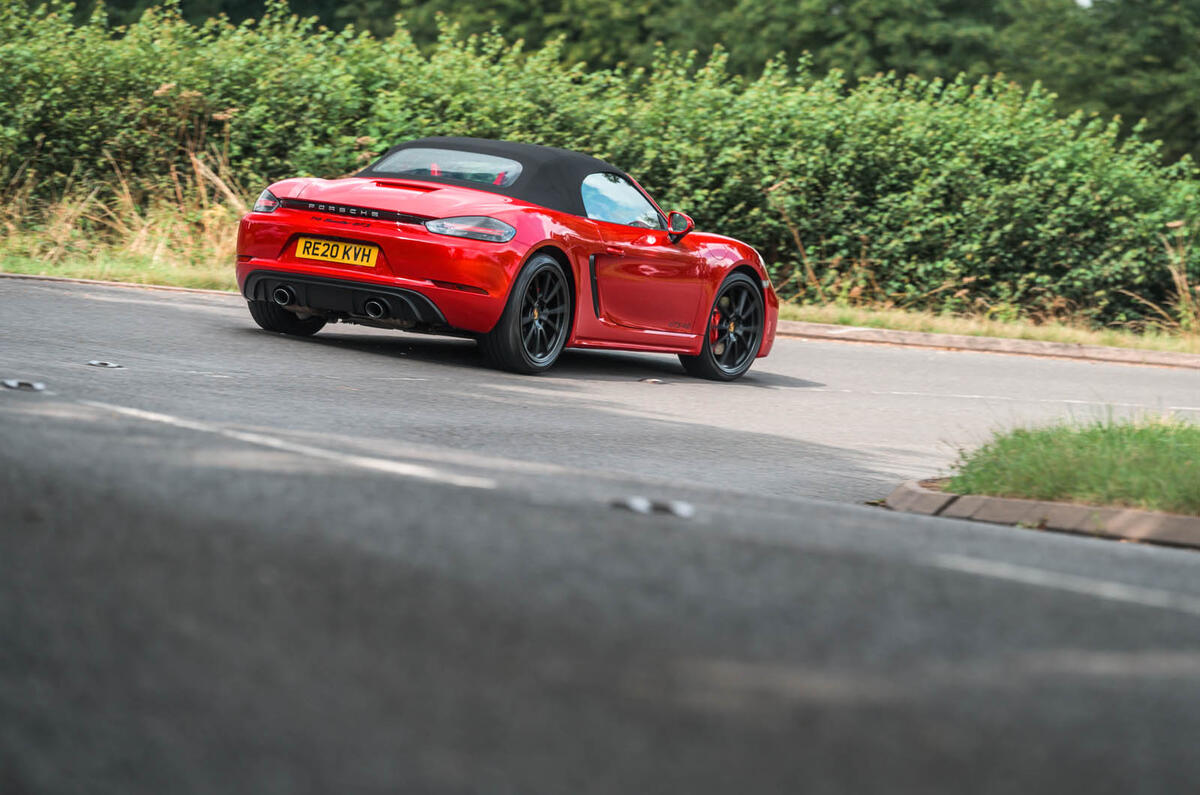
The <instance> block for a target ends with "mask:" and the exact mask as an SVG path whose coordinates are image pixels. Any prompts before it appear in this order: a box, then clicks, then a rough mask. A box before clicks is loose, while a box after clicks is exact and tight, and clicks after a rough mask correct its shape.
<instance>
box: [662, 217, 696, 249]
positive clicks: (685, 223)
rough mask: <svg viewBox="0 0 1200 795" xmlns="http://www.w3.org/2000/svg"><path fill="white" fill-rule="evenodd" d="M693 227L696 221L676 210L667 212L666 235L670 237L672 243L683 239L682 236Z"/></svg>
mask: <svg viewBox="0 0 1200 795" xmlns="http://www.w3.org/2000/svg"><path fill="white" fill-rule="evenodd" d="M695 228H696V223H695V222H694V221H693V220H692V219H691V218H689V217H688V216H686V215H684V214H683V213H681V212H679V211H678V210H672V211H671V212H670V213H668V214H667V237H669V238H671V242H672V243H678V242H679V241H680V240H683V238H684V236H685V235H687V233H688V232H690V231H692V230H693V229H695Z"/></svg>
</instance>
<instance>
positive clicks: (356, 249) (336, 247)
mask: <svg viewBox="0 0 1200 795" xmlns="http://www.w3.org/2000/svg"><path fill="white" fill-rule="evenodd" d="M296 256H297V257H304V258H305V259H319V260H323V261H325V262H341V263H344V264H346V265H362V266H363V267H364V268H374V267H375V259H376V258H377V257H378V256H379V247H378V246H372V245H368V244H366V243H343V242H342V241H340V240H321V239H319V238H315V237H302V238H300V239H299V240H297V241H296Z"/></svg>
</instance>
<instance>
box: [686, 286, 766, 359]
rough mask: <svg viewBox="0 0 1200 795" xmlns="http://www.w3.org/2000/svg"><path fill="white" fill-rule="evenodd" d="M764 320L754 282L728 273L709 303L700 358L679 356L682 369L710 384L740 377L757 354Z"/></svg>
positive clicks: (761, 299)
mask: <svg viewBox="0 0 1200 795" xmlns="http://www.w3.org/2000/svg"><path fill="white" fill-rule="evenodd" d="M765 319H766V312H765V311H764V310H763V298H762V292H761V291H760V290H759V289H758V285H757V284H756V283H755V281H754V280H753V279H751V278H750V277H749V276H747V275H746V274H744V273H731V274H729V277H728V278H726V279H725V281H724V282H723V283H722V284H721V289H720V290H718V291H717V298H716V300H715V301H713V307H712V311H711V312H710V313H709V316H708V327H707V328H706V329H705V331H704V347H703V348H702V349H701V350H700V355H699V356H684V355H683V354H680V355H679V361H680V363H682V364H683V369H684V370H687V371H688V373H689V374H691V375H694V376H696V377H697V378H708V379H711V380H713V381H733V380H734V379H737V378H741V377H742V375H744V374H745V372H746V371H747V370H749V369H750V365H752V364H754V357H756V356H757V355H758V348H759V346H760V345H762V339H763V323H764V320H765Z"/></svg>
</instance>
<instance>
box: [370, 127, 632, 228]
mask: <svg viewBox="0 0 1200 795" xmlns="http://www.w3.org/2000/svg"><path fill="white" fill-rule="evenodd" d="M417 148H432V149H454V150H458V151H461V152H474V153H477V154H482V155H495V156H498V157H507V158H509V159H510V160H515V161H517V162H518V163H520V164H521V175H520V176H519V177H517V179H516V180H515V181H514V182H513V183H512V184H511V185H508V186H500V185H490V184H486V183H480V182H469V181H467V180H462V179H455V178H453V177H443V176H421V177H420V178H419V179H421V180H422V181H428V182H443V183H446V184H447V185H461V186H463V187H468V188H475V189H476V190H486V191H491V192H492V193H499V194H502V195H504V196H512V197H513V198H515V199H520V200H521V201H527V202H529V203H531V204H538V205H541V206H542V207H548V208H550V209H551V210H559V211H561V212H566V213H571V214H573V215H583V216H586V215H587V212H586V211H585V210H584V208H583V195H582V194H581V193H580V189H579V188H580V184H581V183H582V182H583V178H584V177H586V176H587V175H588V174H595V173H597V172H608V173H612V174H620V175H621V176H625V177H627V176H628V175H627V174H626V173H625V172H624V171H622V170H621V169H619V168H617V167H616V166H614V165H612V164H610V163H605V162H604V161H603V160H599V159H597V158H594V157H590V156H588V155H584V154H580V153H579V152H572V151H570V150H569V149H555V148H554V147H551V146H537V145H535V144H521V143H514V142H511V141H493V140H490V139H487V138H443V137H437V138H420V139H418V140H416V141H407V142H405V143H402V144H400V145H399V146H393V147H392V148H391V149H389V150H388V151H387V152H385V153H384V155H383V157H381V158H380V159H379V160H376V161H375V162H374V163H372V164H371V165H369V166H367V167H366V168H365V169H363V170H362V171H360V172H359V173H358V175H357V176H360V177H386V176H397V175H394V174H393V175H389V174H388V173H387V172H386V171H379V170H376V166H378V165H379V164H380V162H382V161H383V160H384V159H386V158H387V157H388V156H389V155H391V154H392V153H393V152H398V151H400V150H401V149H417Z"/></svg>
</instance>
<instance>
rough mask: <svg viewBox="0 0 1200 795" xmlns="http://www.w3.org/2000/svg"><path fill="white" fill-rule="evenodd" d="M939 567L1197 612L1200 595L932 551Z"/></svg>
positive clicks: (1112, 600) (1071, 591) (1121, 600)
mask: <svg viewBox="0 0 1200 795" xmlns="http://www.w3.org/2000/svg"><path fill="white" fill-rule="evenodd" d="M929 563H930V565H933V566H935V567H937V568H939V569H947V570H949V571H957V572H963V573H965V574H975V575H978V576H980V577H991V578H993V579H996V580H1008V581H1009V582H1019V583H1022V584H1025V585H1033V586H1037V587H1039V588H1051V589H1054V590H1058V591H1067V592H1069V593H1076V594H1082V595H1084V596H1091V597H1095V598H1097V599H1105V600H1107V601H1110V602H1123V603H1125V604H1132V605H1140V606H1142V607H1155V608H1159V609H1162V610H1174V611H1176V612H1179V613H1187V614H1189V615H1193V616H1200V598H1197V597H1194V596H1189V595H1187V594H1182V593H1177V592H1175V591H1164V590H1162V589H1159V588H1143V587H1141V586H1137V585H1126V584H1125V583H1120V582H1113V581H1111V580H1099V579H1095V578H1093V577H1080V576H1079V575H1076V574H1064V573H1062V572H1057V571H1050V570H1049V569H1037V568H1033V567H1031V566H1018V565H1016V564H1013V563H1003V562H1001V561H997V560H983V559H982V558H972V557H967V556H964V555H936V556H934V557H933V558H932V559H930V561H929Z"/></svg>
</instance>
